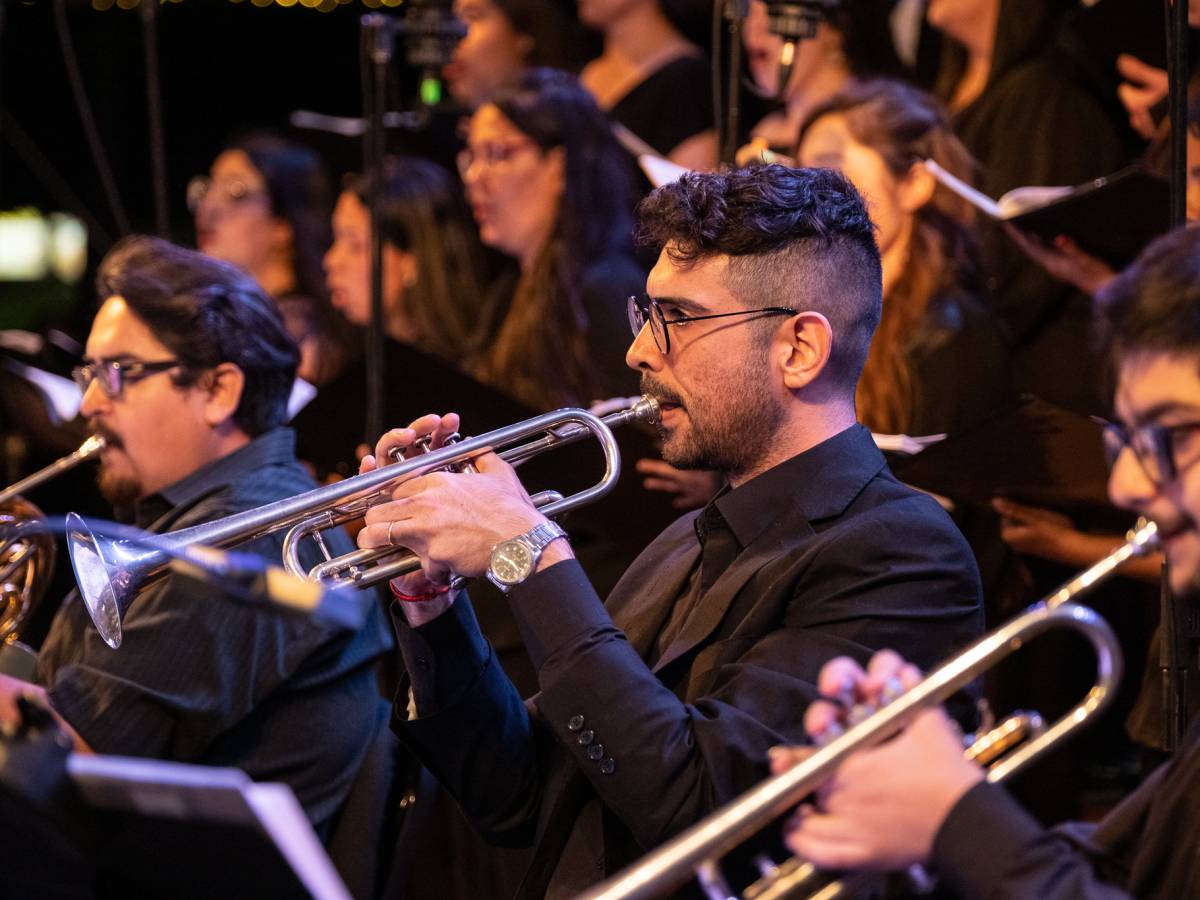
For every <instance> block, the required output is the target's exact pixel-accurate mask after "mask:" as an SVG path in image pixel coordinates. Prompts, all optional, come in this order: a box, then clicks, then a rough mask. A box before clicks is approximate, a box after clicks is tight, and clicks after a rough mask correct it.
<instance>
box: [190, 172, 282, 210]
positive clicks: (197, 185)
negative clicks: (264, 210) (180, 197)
mask: <svg viewBox="0 0 1200 900" xmlns="http://www.w3.org/2000/svg"><path fill="white" fill-rule="evenodd" d="M216 184H217V182H215V181H213V179H212V178H210V177H209V176H207V175H193V176H192V177H191V178H189V179H188V183H187V189H186V190H185V191H184V195H185V197H186V199H187V208H188V212H190V213H191V214H192V215H195V214H196V213H197V212H199V211H200V205H201V204H202V203H203V202H204V199H205V198H206V197H207V196H208V195H209V193H210V192H211V191H212V189H213V188H214V187H215V186H216ZM221 184H222V185H225V184H231V185H234V184H235V185H238V186H239V187H241V188H242V190H243V191H244V192H243V193H240V194H238V193H234V192H231V191H230V190H229V189H228V188H224V189H223V190H222V192H221V193H222V194H223V195H224V198H225V199H224V205H225V206H227V207H228V206H243V205H244V204H246V203H249V202H250V201H252V200H259V199H261V200H267V201H269V200H270V199H271V197H270V194H269V193H268V191H267V189H266V188H255V187H251V186H250V185H248V184H246V182H244V181H242V180H241V179H240V178H234V179H230V180H229V181H228V182H225V181H222V182H221Z"/></svg>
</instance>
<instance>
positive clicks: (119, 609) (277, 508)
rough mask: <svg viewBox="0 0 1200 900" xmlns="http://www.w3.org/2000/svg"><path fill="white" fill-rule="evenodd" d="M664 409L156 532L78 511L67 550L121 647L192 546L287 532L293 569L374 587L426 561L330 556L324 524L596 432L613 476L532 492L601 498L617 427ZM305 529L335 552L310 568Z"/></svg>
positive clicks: (524, 434)
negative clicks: (152, 588)
mask: <svg viewBox="0 0 1200 900" xmlns="http://www.w3.org/2000/svg"><path fill="white" fill-rule="evenodd" d="M658 417H659V409H658V403H657V401H655V400H654V399H653V398H650V397H642V398H640V399H639V400H638V401H637V402H636V403H634V405H633V406H631V407H630V408H629V409H625V410H621V411H619V412H615V413H612V414H611V415H608V416H605V417H604V418H603V419H600V418H597V417H596V416H594V415H592V414H591V413H590V412H587V411H586V410H583V409H560V410H556V411H554V412H549V413H544V414H543V415H540V416H534V417H533V418H531V419H526V420H525V421H523V422H518V423H516V424H515V425H509V426H506V427H504V428H498V429H496V430H495V431H490V432H488V433H487V434H482V435H479V436H478V437H472V438H467V439H466V440H462V441H458V442H455V443H447V445H446V446H444V447H441V448H439V449H437V450H432V451H428V450H427V448H423V449H426V452H423V453H422V454H421V455H419V456H414V457H411V458H409V459H406V460H403V461H402V462H397V463H396V464H394V465H389V466H384V467H382V468H379V469H376V470H375V471H373V472H367V473H365V474H363V475H357V476H355V477H353V478H347V479H345V480H343V481H339V482H337V483H336V484H330V485H325V486H324V487H318V488H314V489H313V490H311V491H306V492H305V493H303V494H298V495H297V496H295V497H288V498H285V499H283V500H278V501H276V502H274V503H268V504H267V505H266V506H260V507H258V508H257V509H250V510H246V511H245V512H241V513H236V514H234V515H232V516H226V517H225V518H224V519H218V520H217V521H215V522H209V523H206V524H203V525H195V526H192V527H191V528H183V529H180V530H179V531H172V532H168V533H167V534H163V535H155V536H154V537H153V538H151V539H150V540H147V539H144V538H143V539H137V540H130V539H126V538H123V537H121V536H120V535H116V536H112V537H110V536H106V535H104V534H103V532H102V529H97V530H95V531H93V529H92V528H91V527H90V526H89V525H88V524H87V522H85V521H84V520H83V518H82V517H81V516H79V515H76V514H75V513H71V514H69V515H68V516H67V520H66V532H67V549H68V550H69V551H70V554H71V565H72V566H73V567H74V569H75V577H76V580H77V581H78V583H79V593H80V596H81V597H82V598H83V603H84V606H85V607H86V608H87V611H88V613H89V615H90V616H91V618H92V622H93V624H95V626H96V629H97V631H99V632H100V636H101V638H103V639H104V642H105V643H106V644H108V645H109V646H110V647H112V648H113V649H114V650H115V649H117V648H118V647H120V646H121V636H122V629H121V622H122V620H123V618H124V615H125V610H126V609H127V608H128V606H129V604H130V603H131V602H132V600H133V598H134V597H135V596H136V595H137V593H138V592H139V591H141V590H142V588H144V587H147V586H148V585H150V584H152V583H153V582H154V581H156V580H157V579H159V578H161V577H162V576H163V575H164V574H165V573H166V571H167V569H168V567H169V566H170V563H171V560H172V559H173V558H174V557H176V556H179V555H180V554H181V553H182V552H183V551H184V550H185V548H187V547H189V546H192V545H195V544H203V545H206V546H209V547H217V548H224V547H230V546H233V545H234V544H240V543H243V542H245V541H250V540H254V539H255V538H260V537H264V536H266V535H269V534H274V533H276V532H279V531H284V530H287V535H286V536H285V538H284V567H285V568H287V569H288V570H289V571H290V572H291V573H292V574H294V575H296V574H298V575H300V576H302V577H311V578H313V579H316V580H319V581H320V582H321V583H322V584H324V585H326V586H327V587H346V586H355V587H367V586H369V585H373V584H376V583H378V582H380V581H385V580H387V579H390V578H393V577H395V576H396V575H400V574H402V573H404V572H411V571H413V570H415V569H417V568H419V567H420V562H419V561H418V560H417V558H416V557H415V556H414V555H413V554H412V553H410V552H409V551H408V550H405V549H404V548H402V547H386V548H378V549H375V550H358V551H354V552H352V553H348V554H345V555H343V556H342V557H335V558H331V557H330V554H329V552H328V550H327V549H326V547H325V543H324V541H323V540H322V539H321V531H322V530H323V529H325V528H331V527H335V526H337V525H341V524H343V523H345V522H349V521H353V520H354V519H357V518H360V517H361V516H363V515H364V514H365V513H366V511H367V510H368V509H370V508H371V507H372V506H374V505H377V504H379V503H382V502H385V501H387V500H390V499H391V495H392V491H393V490H394V489H395V488H396V487H397V486H398V485H399V484H400V483H401V482H403V481H406V480H408V479H410V478H416V477H419V476H421V475H424V474H427V473H429V472H434V471H437V470H439V469H454V470H458V471H466V470H469V468H470V466H471V460H472V459H473V458H474V457H476V456H478V455H479V454H481V453H484V452H486V451H488V450H495V451H496V452H497V453H498V455H499V456H500V458H501V459H504V460H505V461H507V462H510V463H513V464H514V465H515V464H517V463H519V462H522V461H524V460H526V459H529V458H530V457H533V456H536V455H537V454H539V453H542V452H543V451H546V450H549V449H552V448H554V447H562V446H566V445H568V444H573V443H575V442H577V441H580V440H582V439H584V438H587V437H594V438H595V439H596V440H597V441H599V443H600V447H601V449H602V451H603V453H604V474H603V476H602V477H601V478H600V479H599V480H598V481H597V482H596V483H595V484H593V485H591V486H590V487H587V488H585V489H583V490H581V491H577V492H576V493H574V494H571V495H570V496H568V497H563V496H562V495H561V494H559V493H557V492H554V491H546V492H543V493H540V494H537V495H535V496H534V497H533V498H532V499H533V500H534V503H535V505H537V507H538V509H539V510H540V511H541V512H542V513H543V514H545V515H547V516H555V515H560V514H562V513H565V512H568V511H570V510H572V509H575V508H577V507H580V506H583V505H585V504H588V503H591V502H593V501H595V500H598V499H600V498H601V497H603V496H604V495H605V494H607V493H608V492H609V491H610V490H612V488H613V486H614V485H615V484H616V481H617V478H618V477H619V476H620V474H621V454H620V450H619V449H618V447H617V443H616V440H615V439H614V438H613V435H612V431H611V429H612V428H615V427H617V426H620V425H624V424H627V423H630V422H645V423H647V424H656V423H657V422H658ZM521 441H524V442H525V443H520V442H521ZM306 537H312V538H314V539H315V540H316V542H317V546H318V548H319V549H320V551H321V552H322V554H323V555H324V556H325V559H326V562H325V563H322V564H321V565H320V566H318V567H317V568H316V569H314V570H313V571H312V572H311V573H310V572H307V571H305V570H304V568H303V567H302V566H301V564H300V561H299V553H300V549H299V545H300V541H301V540H302V539H304V538H306Z"/></svg>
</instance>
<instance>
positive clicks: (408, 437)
mask: <svg viewBox="0 0 1200 900" xmlns="http://www.w3.org/2000/svg"><path fill="white" fill-rule="evenodd" d="M639 223H640V227H639V233H640V235H641V237H642V239H643V240H644V241H645V242H646V243H647V245H648V246H650V247H653V248H654V249H656V250H659V251H661V252H660V254H659V257H658V262H657V264H656V265H655V267H654V269H653V271H652V272H651V274H650V276H649V279H648V280H647V282H646V293H647V295H648V296H647V297H646V298H644V299H635V300H634V301H632V303H631V305H630V314H631V315H630V319H631V324H632V325H633V327H634V329H635V332H636V334H635V337H634V340H633V344H632V346H631V347H630V349H629V351H628V354H627V356H626V362H627V363H628V365H629V366H630V367H632V368H633V369H635V370H636V371H637V372H638V373H639V374H640V376H641V387H642V390H643V391H644V392H645V393H647V394H649V395H651V396H653V397H654V398H655V399H656V400H657V401H658V402H659V404H660V405H661V408H662V420H661V425H660V431H661V434H662V439H663V445H662V452H663V455H664V457H665V458H666V459H667V461H668V462H670V463H671V464H673V465H675V466H679V467H697V468H709V469H716V470H719V471H720V472H721V473H722V474H723V475H724V476H725V477H726V479H727V480H728V482H729V486H728V488H726V489H725V490H723V491H722V492H721V493H720V494H719V495H718V497H717V498H716V499H715V500H714V501H713V502H712V503H710V504H709V505H708V506H707V507H706V508H705V509H704V510H703V511H702V512H692V513H689V514H687V515H685V516H684V517H683V518H681V519H679V520H677V521H676V522H675V523H674V524H672V525H671V526H670V527H669V528H668V529H667V530H666V531H665V532H663V533H662V534H661V535H660V536H659V537H658V538H657V539H656V540H655V541H654V542H653V543H652V544H651V545H650V546H649V547H648V548H647V549H646V550H645V551H644V552H643V553H642V555H641V556H640V557H639V558H638V559H637V560H636V561H635V562H634V563H633V565H632V566H631V567H630V568H629V569H628V570H627V571H626V574H625V576H624V577H623V578H622V580H621V582H620V583H619V584H618V585H617V587H616V588H615V589H614V590H613V591H612V593H611V594H610V595H609V598H608V601H607V603H602V602H601V600H600V598H599V597H598V596H597V594H596V593H595V591H594V590H593V588H592V586H591V584H590V583H589V580H588V577H587V575H586V574H585V572H584V571H583V570H582V568H581V567H580V566H579V564H578V562H577V561H576V560H575V558H574V552H573V550H572V548H571V544H570V542H569V541H568V540H567V539H566V532H564V531H563V530H562V529H561V528H560V527H559V526H558V525H556V524H555V523H552V522H549V521H548V520H546V518H545V517H544V516H542V515H541V514H540V513H539V512H537V510H535V509H534V508H533V506H532V505H531V503H530V500H529V498H528V496H527V495H526V493H525V491H524V489H523V488H522V486H521V484H520V483H519V481H518V480H517V477H516V474H515V473H514V471H513V470H512V468H510V467H509V466H508V465H507V464H505V463H503V462H501V461H500V460H499V459H498V458H497V457H496V456H494V455H492V454H485V455H482V456H480V457H478V458H477V459H476V460H475V464H476V466H477V468H478V470H479V471H478V472H476V473H472V474H461V475H459V474H432V475H428V476H425V477H422V478H418V479H416V480H413V481H410V482H408V483H406V484H405V485H403V486H401V487H400V488H398V489H397V490H396V491H395V493H394V495H393V496H394V499H393V501H392V502H389V503H386V504H383V505H381V506H379V507H376V508H375V509H373V510H372V511H371V512H370V514H369V515H368V517H367V522H368V524H367V526H366V528H365V529H364V531H363V532H362V533H361V534H360V537H359V544H360V546H363V547H377V546H384V545H387V544H389V543H395V544H399V545H403V546H405V547H410V548H412V549H413V550H414V551H415V552H416V553H417V554H418V555H419V556H420V558H421V561H422V564H423V567H424V571H423V573H419V574H417V575H412V576H407V577H405V578H400V579H396V580H395V581H394V582H393V584H392V587H393V591H394V593H396V595H397V597H398V598H399V601H400V602H399V603H398V604H397V607H398V610H399V611H398V612H397V613H396V617H397V620H398V621H399V623H400V626H399V631H400V642H401V649H402V653H403V655H404V659H405V662H406V666H407V669H408V671H409V672H410V673H411V675H410V677H411V681H410V685H409V687H410V690H409V691H406V692H403V693H402V695H401V697H400V698H399V702H398V705H397V710H396V712H397V719H396V722H395V728H396V730H397V732H398V733H399V734H400V736H401V738H402V739H403V740H404V741H405V743H406V744H407V745H408V746H409V747H411V748H412V749H413V750H414V751H415V752H416V753H417V754H418V755H419V756H420V757H421V758H422V759H423V760H424V761H425V762H426V764H427V765H428V766H429V768H430V769H431V771H433V772H434V773H435V774H437V776H438V777H439V778H440V779H441V780H442V781H443V783H444V784H445V785H446V786H447V787H448V788H449V789H450V790H451V791H452V792H453V793H454V794H455V795H456V796H457V797H458V799H459V802H460V804H461V805H462V807H463V809H464V811H465V812H466V813H467V815H468V816H469V817H470V818H471V820H472V822H473V823H474V824H475V825H476V827H477V828H479V829H480V830H481V831H483V832H484V833H485V834H486V835H487V836H488V837H489V838H490V839H492V840H494V841H497V842H503V843H516V844H525V845H529V844H532V845H533V847H534V863H533V866H532V868H531V869H530V871H529V874H528V875H527V876H526V881H525V884H524V886H523V890H522V896H530V897H533V896H539V897H540V896H543V895H544V896H548V897H566V896H571V895H573V894H575V893H577V892H578V891H579V890H581V889H583V888H584V887H586V886H587V885H589V884H592V883H594V882H596V881H598V880H599V879H601V878H602V877H604V876H605V875H606V874H609V873H611V872H613V871H615V870H616V869H617V868H620V867H621V866H623V865H624V864H626V863H628V862H629V861H631V860H632V859H634V858H635V857H636V856H638V855H639V854H640V853H642V852H644V851H645V850H646V849H649V848H650V847H653V846H654V845H655V844H657V843H659V842H661V841H662V840H664V839H665V838H667V837H669V836H670V835H672V834H674V833H675V832H677V831H678V830H679V829H681V828H683V827H684V826H686V825H689V824H691V823H692V822H694V821H696V820H697V819H698V818H700V817H701V816H703V815H704V814H706V813H708V812H710V811H711V810H712V809H713V808H714V807H715V806H717V805H718V804H721V803H723V802H725V801H726V800H729V799H730V798H732V797H733V796H735V795H736V794H737V793H739V792H741V791H743V790H745V789H746V788H748V787H750V786H751V785H753V784H754V783H755V782H756V781H758V780H759V779H761V778H762V777H764V776H765V775H766V772H767V763H766V759H767V756H766V754H767V750H768V748H769V747H770V746H772V745H773V744H774V743H775V742H776V741H777V740H778V739H779V738H781V737H782V736H784V735H789V734H790V735H795V736H797V737H798V736H799V734H800V729H799V723H798V720H797V718H796V716H795V714H794V711H795V710H797V709H802V708H803V707H804V706H805V705H807V703H808V702H809V701H810V700H812V699H813V697H815V696H816V684H815V679H816V676H817V672H818V670H819V668H820V665H821V663H822V662H824V660H825V659H827V658H828V656H829V655H830V654H831V653H838V652H842V651H843V650H844V651H845V652H846V653H849V654H851V655H853V656H854V657H856V658H858V659H860V660H864V661H865V659H866V658H867V657H868V656H869V655H870V653H871V651H872V648H876V647H880V646H884V645H887V644H889V643H892V642H893V641H898V642H900V643H901V644H903V645H904V646H905V647H906V648H907V650H908V652H909V653H911V654H913V655H914V656H915V657H917V658H918V659H922V660H925V661H926V662H927V663H932V662H933V661H935V660H937V659H940V658H941V657H942V656H943V655H944V654H945V653H946V652H947V651H948V650H949V649H951V648H953V647H956V646H959V645H961V644H963V643H965V642H967V641H969V640H971V639H972V638H973V637H974V636H975V635H976V634H977V633H978V631H979V629H980V627H981V624H982V620H981V611H980V598H979V583H978V575H977V572H976V570H975V564H974V562H973V560H972V559H971V555H970V552H969V550H968V549H967V546H966V544H965V542H964V541H963V539H962V537H961V536H960V535H959V534H958V532H957V531H956V530H955V528H954V527H953V525H952V524H951V523H950V520H949V519H948V518H947V516H946V515H945V513H944V512H943V511H942V510H941V509H940V508H939V507H938V506H937V504H936V503H935V502H934V501H933V500H932V499H930V498H929V497H926V496H924V495H921V494H918V493H916V492H914V491H911V490H909V489H908V488H905V487H904V486H902V485H900V484H899V483H897V482H896V480H895V479H894V478H893V477H892V476H891V474H890V473H889V472H888V469H887V466H886V464H885V463H884V459H883V457H882V455H881V454H880V453H879V451H878V450H877V449H876V448H875V445H874V443H873V441H872V440H871V436H870V434H869V433H868V432H867V430H866V429H865V428H863V427H862V426H860V425H858V424H856V423H855V418H854V386H855V382H856V380H857V378H858V374H859V371H860V370H861V368H862V365H863V359H864V358H865V355H866V351H867V346H868V344H869V342H870V339H871V333H872V331H873V330H874V327H875V325H876V323H877V322H878V321H879V314H880V306H881V300H880V267H879V252H878V249H877V248H876V245H875V238H874V231H873V227H872V225H871V222H870V219H869V218H868V216H867V212H866V209H865V208H864V205H863V202H862V200H861V198H860V197H859V196H858V194H857V193H856V192H855V191H854V188H853V187H852V186H851V185H850V184H849V183H848V182H847V181H845V180H844V179H843V178H842V177H841V176H839V175H837V174H835V173H832V172H828V171H823V170H812V169H810V170H793V169H786V168H783V167H780V166H770V167H763V168H759V169H753V170H742V171H735V172H731V173H728V174H721V175H686V176H684V177H683V178H682V179H681V180H680V181H678V182H677V183H675V184H672V185H668V186H665V187H662V188H659V189H658V190H657V191H655V192H654V193H653V194H652V195H651V196H650V197H649V198H648V199H647V200H646V201H644V202H643V204H642V205H641V207H640V208H639ZM457 418H458V417H457V416H455V415H448V416H429V417H425V418H423V419H421V420H418V421H417V422H415V423H414V424H413V426H412V427H411V428H409V429H399V430H396V431H394V432H391V433H389V434H387V435H385V436H384V438H383V439H382V440H381V441H380V443H379V446H378V447H377V451H376V457H375V458H378V459H386V453H387V451H388V450H389V449H391V448H393V447H395V446H408V445H411V444H412V443H413V442H414V441H415V440H416V438H417V436H418V434H419V433H428V432H433V433H434V434H435V438H436V439H437V440H440V439H441V437H442V436H443V435H445V434H447V433H448V432H449V431H451V430H453V429H455V428H457V425H458V422H457ZM363 465H364V469H371V468H373V467H374V465H375V462H374V459H373V458H371V457H368V458H367V459H366V460H365V461H364V464H363ZM567 524H568V527H569V523H567ZM452 575H461V576H468V577H481V576H485V575H486V577H488V578H489V579H490V580H491V581H492V582H493V583H496V584H498V585H499V586H500V587H501V589H502V590H503V591H505V592H506V594H507V600H508V604H509V606H510V608H511V609H512V612H513V615H514V617H515V619H516V621H517V624H518V626H519V627H520V629H521V633H522V636H523V638H524V640H525V645H526V647H527V649H528V650H529V654H530V657H531V659H532V661H533V663H534V665H535V667H536V669H537V673H538V682H539V686H540V689H541V692H540V693H539V694H537V695H536V696H534V697H533V698H532V699H530V700H529V701H528V702H527V703H526V704H522V702H521V700H520V697H518V696H517V694H516V692H515V691H514V689H513V688H512V686H511V683H510V682H509V680H508V679H507V677H506V676H505V674H504V672H503V671H502V670H501V669H500V668H499V667H498V666H497V665H496V662H495V656H494V654H493V653H492V651H491V650H490V648H489V647H488V645H487V643H486V642H485V641H484V640H483V639H482V637H481V636H480V634H479V631H478V629H477V627H476V625H475V617H474V613H473V611H472V608H471V603H470V601H469V600H468V598H467V597H466V596H465V594H462V593H461V592H459V591H458V590H456V589H454V588H452V587H451V586H450V581H449V579H450V577H451V576H452Z"/></svg>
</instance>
